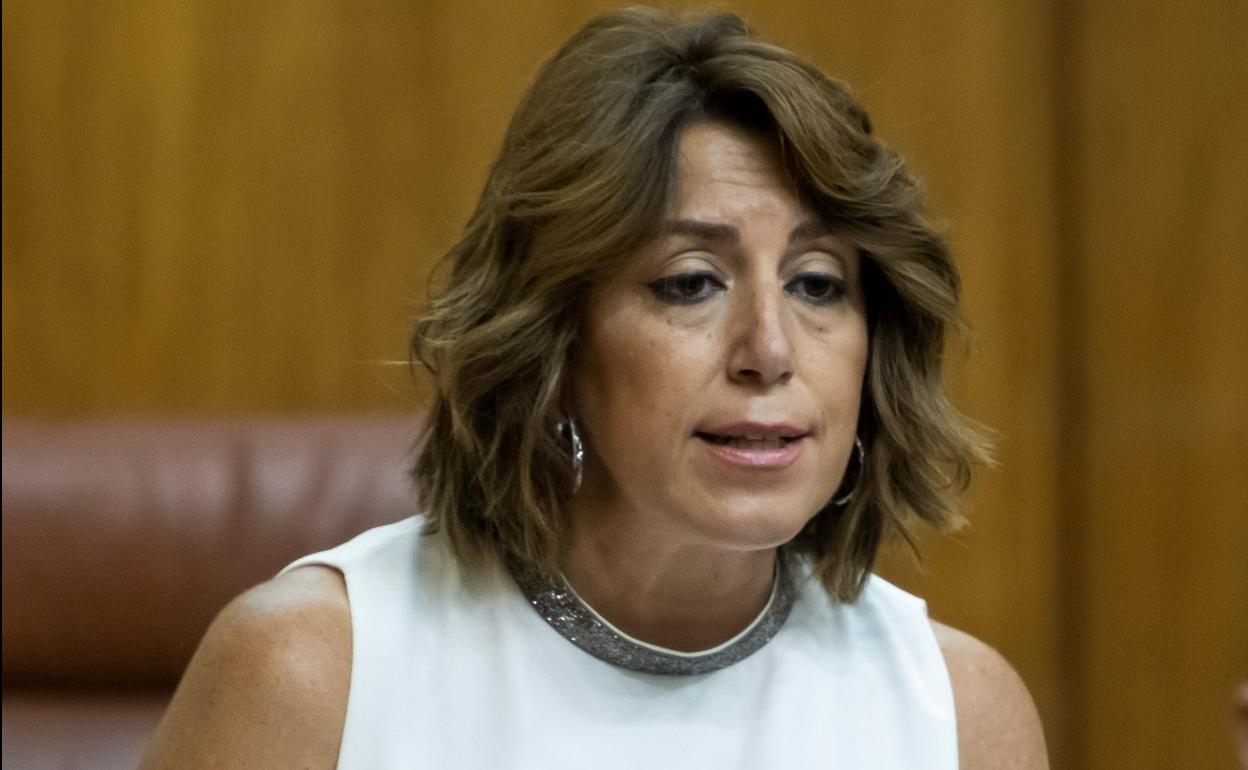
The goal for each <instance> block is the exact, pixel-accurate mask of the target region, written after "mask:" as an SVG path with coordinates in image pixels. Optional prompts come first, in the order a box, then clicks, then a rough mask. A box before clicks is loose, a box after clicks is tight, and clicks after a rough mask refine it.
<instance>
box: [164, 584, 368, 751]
mask: <svg viewBox="0 0 1248 770" xmlns="http://www.w3.org/2000/svg"><path fill="white" fill-rule="evenodd" d="M350 679H351V614H350V607H349V605H348V603H347V594H346V588H345V586H344V585H343V581H342V576H341V575H340V574H339V573H338V572H336V571H334V570H331V569H329V568H326V567H303V568H299V569H296V570H293V571H291V572H289V573H287V574H285V575H282V576H281V577H279V578H276V579H274V580H271V581H269V582H268V583H265V584H263V585H260V586H257V587H256V588H253V589H252V590H250V591H248V592H247V593H245V594H243V595H242V596H240V597H239V598H237V599H235V600H234V601H233V602H231V603H230V604H229V605H228V606H227V607H226V608H225V609H224V610H222V612H221V614H220V615H219V616H218V617H217V619H216V620H215V621H214V622H213V624H212V626H211V628H209V629H208V633H207V634H206V635H205V636H204V640H203V642H201V643H200V646H199V649H198V650H197V651H196V653H195V656H194V658H192V660H191V663H190V666H189V667H188V668H187V671H186V674H185V675H184V676H183V678H182V682H181V684H179V685H178V690H177V692H176V693H175V694H174V697H173V701H172V702H171V703H170V705H169V709H168V711H167V712H166V713H165V716H164V718H163V719H162V720H161V723H160V726H159V727H158V728H157V730H156V735H155V737H154V738H153V740H152V743H151V745H150V746H149V747H148V749H147V753H146V755H145V756H144V758H143V762H142V764H141V767H143V768H145V769H147V770H154V769H155V768H199V767H307V768H316V767H327V768H332V767H334V765H335V764H336V763H337V760H338V748H339V744H340V742H341V740H342V724H343V719H344V717H345V715H346V706H347V692H348V690H349V688H350Z"/></svg>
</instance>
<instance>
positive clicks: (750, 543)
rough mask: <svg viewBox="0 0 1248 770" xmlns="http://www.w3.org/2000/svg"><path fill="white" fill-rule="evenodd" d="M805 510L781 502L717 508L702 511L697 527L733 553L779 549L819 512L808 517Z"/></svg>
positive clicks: (705, 535)
mask: <svg viewBox="0 0 1248 770" xmlns="http://www.w3.org/2000/svg"><path fill="white" fill-rule="evenodd" d="M806 507H807V506H804V505H802V506H796V505H794V503H792V502H788V503H787V504H784V503H781V502H780V501H771V502H770V503H769V504H765V505H757V504H738V505H731V506H723V505H721V506H714V507H713V508H710V509H707V508H704V509H702V511H703V515H701V516H699V517H698V519H699V521H698V522H697V523H696V525H695V526H696V528H697V529H698V530H699V532H700V533H701V534H702V535H703V536H704V537H706V538H708V539H710V540H712V541H714V542H716V543H718V544H720V545H722V546H723V547H725V548H729V549H731V550H734V551H756V550H762V549H765V548H776V547H778V546H781V545H784V544H785V543H787V542H789V541H790V540H792V539H793V538H795V537H797V535H798V533H799V532H801V531H802V527H804V526H806V522H807V521H809V520H810V518H811V516H813V515H814V513H815V512H817V509H812V510H811V511H810V512H809V514H807V512H806ZM712 511H714V512H713V513H712ZM706 514H710V515H706Z"/></svg>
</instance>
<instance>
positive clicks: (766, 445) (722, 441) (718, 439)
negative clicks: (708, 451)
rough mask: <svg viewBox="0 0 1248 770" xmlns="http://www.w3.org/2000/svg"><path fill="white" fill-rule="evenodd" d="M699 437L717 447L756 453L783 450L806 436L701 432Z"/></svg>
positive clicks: (698, 434)
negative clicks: (725, 434)
mask: <svg viewBox="0 0 1248 770" xmlns="http://www.w3.org/2000/svg"><path fill="white" fill-rule="evenodd" d="M696 435H697V437H698V438H700V439H702V440H703V441H708V442H710V443H712V444H715V445H716V446H724V447H733V448H736V449H753V450H756V451H759V450H762V451H765V450H768V449H783V448H784V447H786V446H788V445H789V444H792V443H794V442H796V441H801V440H802V439H803V438H805V436H804V435H798V436H760V435H755V436H750V435H744V436H732V435H728V436H721V435H719V434H715V433H703V432H701V431H699V432H698V433H697V434H696Z"/></svg>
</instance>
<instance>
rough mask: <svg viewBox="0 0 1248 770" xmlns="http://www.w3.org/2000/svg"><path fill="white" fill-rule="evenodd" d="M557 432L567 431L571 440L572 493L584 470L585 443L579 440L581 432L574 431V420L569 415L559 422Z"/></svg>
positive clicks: (578, 487) (579, 485) (574, 492)
mask: <svg viewBox="0 0 1248 770" xmlns="http://www.w3.org/2000/svg"><path fill="white" fill-rule="evenodd" d="M559 432H560V433H567V434H568V437H569V438H570V439H571V440H572V477H573V481H572V493H573V494H576V492H577V490H579V489H580V488H581V478H582V476H583V475H584V470H585V444H584V443H582V442H581V434H579V433H577V432H576V420H574V419H572V418H571V417H569V418H568V419H567V420H565V421H564V422H561V423H559Z"/></svg>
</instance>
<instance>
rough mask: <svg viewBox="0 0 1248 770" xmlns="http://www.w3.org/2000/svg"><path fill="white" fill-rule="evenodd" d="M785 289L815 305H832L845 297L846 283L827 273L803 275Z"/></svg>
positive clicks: (790, 282)
mask: <svg viewBox="0 0 1248 770" xmlns="http://www.w3.org/2000/svg"><path fill="white" fill-rule="evenodd" d="M785 288H786V289H788V290H789V291H790V292H792V293H794V294H796V295H798V296H799V297H801V298H802V299H804V300H806V301H807V302H810V303H811V304H814V305H831V304H832V303H834V302H837V301H839V300H840V299H841V298H843V297H844V296H845V282H844V281H843V280H841V279H840V278H837V277H836V276H833V275H828V274H827V273H802V274H800V275H798V276H796V277H795V278H794V279H793V280H791V281H789V283H788V285H787V286H786V287H785Z"/></svg>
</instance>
